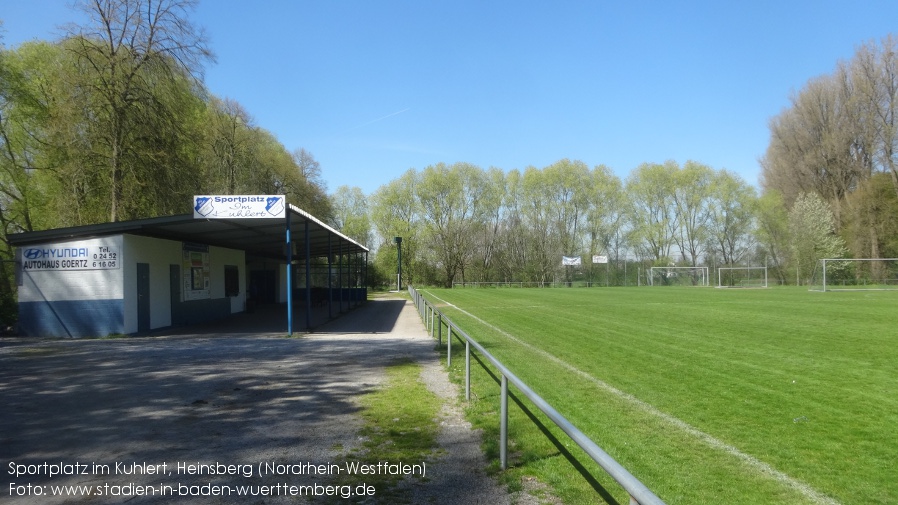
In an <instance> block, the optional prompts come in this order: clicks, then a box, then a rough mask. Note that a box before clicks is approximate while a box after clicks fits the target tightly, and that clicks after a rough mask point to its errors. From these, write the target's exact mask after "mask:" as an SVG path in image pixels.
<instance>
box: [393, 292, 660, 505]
mask: <svg viewBox="0 0 898 505" xmlns="http://www.w3.org/2000/svg"><path fill="white" fill-rule="evenodd" d="M408 291H409V294H410V295H411V297H412V301H413V303H414V304H415V307H416V309H417V310H418V314H419V315H420V316H421V318H422V319H423V320H424V325H425V327H426V328H427V331H428V333H430V335H431V336H436V338H437V341H438V342H439V343H440V344H442V334H443V326H444V325H445V326H446V328H447V330H448V332H449V334H448V335H447V338H446V366H447V367H449V366H451V364H452V335H453V333H454V334H455V336H456V337H457V338H459V339H461V340H463V341H464V343H465V399H466V400H468V401H470V400H471V348H474V349H476V350H477V351H478V352H479V353H480V355H481V356H483V357H484V358H486V359H487V360H488V361H489V362H490V363H492V365H493V366H494V367H496V369H497V370H498V371H499V373H500V374H501V388H502V390H501V395H500V402H501V404H500V412H499V417H500V420H499V462H500V465H501V467H502V469H503V470H505V469H506V468H507V467H508V384H509V383H511V384H513V385H514V386H515V387H516V388H517V389H518V390H519V391H520V392H521V394H523V395H524V396H525V397H526V398H527V399H529V400H530V401H531V402H532V403H533V405H535V406H536V407H537V408H538V409H539V410H541V411H542V412H543V414H545V415H546V416H547V417H548V418H549V419H551V420H552V422H554V423H555V425H556V426H558V427H559V428H560V429H561V431H563V432H564V433H565V434H567V436H569V437H570V438H571V440H573V441H574V442H575V443H576V444H577V445H578V446H580V448H581V449H583V450H584V451H585V452H586V454H588V455H589V457H591V458H592V459H593V461H595V462H596V463H597V464H598V465H599V466H600V467H602V469H603V470H605V472H607V473H608V475H610V476H611V477H612V478H613V479H614V480H615V481H617V483H618V484H620V485H621V487H622V488H624V490H625V491H627V493H629V495H630V505H665V504H664V502H663V501H662V500H661V498H658V497H657V496H656V495H655V494H654V493H653V492H652V491H651V490H649V488H648V487H646V486H645V484H643V483H642V482H640V481H639V479H637V478H636V477H634V476H633V474H631V473H630V472H629V471H628V470H627V469H626V468H624V467H623V466H622V465H621V464H620V463H618V462H617V461H615V460H614V458H612V457H611V456H610V455H608V453H606V452H605V451H604V450H602V448H601V447H599V446H598V445H597V444H596V443H595V442H593V441H592V440H590V439H589V437H587V436H586V435H585V434H584V433H583V432H582V431H580V430H579V429H578V428H577V427H576V426H574V425H573V424H571V422H570V421H568V420H567V419H565V417H564V416H562V415H561V414H560V413H558V411H557V410H555V408H554V407H552V406H551V405H549V403H548V402H546V401H545V400H544V399H543V398H542V397H540V396H539V395H538V394H536V393H535V392H533V390H532V389H530V387H529V386H527V384H525V383H524V381H522V380H521V379H519V378H518V377H517V376H515V375H514V374H513V373H512V372H511V370H509V369H508V368H507V367H506V366H505V365H503V364H502V363H501V362H500V361H499V360H498V359H496V358H495V357H494V356H493V355H492V354H490V353H489V352H488V351H487V350H486V349H484V348H483V346H481V345H480V344H479V343H477V341H475V340H474V339H473V338H471V337H470V336H468V334H467V333H465V331H464V330H462V329H461V328H459V327H458V325H456V324H455V323H454V322H452V320H451V319H449V318H448V317H447V316H446V315H445V314H443V313H442V311H440V310H439V309H437V308H436V306H434V305H433V304H432V303H431V302H429V301H427V300H426V299H425V298H424V296H423V295H422V294H421V293H419V292H418V291H417V290H416V289H415V288H414V287H412V286H409V287H408ZM434 333H435V335H434Z"/></svg>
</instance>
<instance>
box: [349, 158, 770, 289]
mask: <svg viewBox="0 0 898 505" xmlns="http://www.w3.org/2000/svg"><path fill="white" fill-rule="evenodd" d="M341 189H346V188H341ZM367 205H368V206H369V207H370V219H371V222H372V225H373V228H374V229H375V230H376V236H377V237H378V244H377V245H378V250H377V254H376V258H375V264H376V265H377V266H378V267H379V268H380V270H382V271H385V272H391V273H392V272H395V271H396V261H397V255H396V251H395V247H394V246H393V240H392V238H393V237H396V236H401V237H403V272H404V276H405V277H406V279H405V281H406V282H413V283H414V282H417V283H423V284H442V285H447V286H451V285H452V284H453V283H456V282H483V281H492V282H496V281H500V282H539V283H546V282H555V281H559V280H570V275H571V271H570V269H565V268H563V267H562V257H563V256H581V257H583V258H584V262H583V269H586V270H591V269H599V268H603V269H604V270H606V275H607V270H608V269H609V267H608V266H598V265H592V263H591V258H592V256H593V255H601V256H605V257H606V258H608V260H609V262H610V264H611V265H614V268H615V271H617V270H621V269H623V268H624V266H623V265H622V262H630V263H636V264H637V265H636V266H633V267H632V272H633V274H636V273H637V268H636V267H637V266H638V265H642V266H651V265H660V266H672V265H689V266H696V265H706V264H708V263H709V262H710V263H713V264H717V265H721V266H724V265H749V264H754V265H756V266H757V265H764V263H765V258H766V247H767V245H766V244H765V242H764V240H763V239H764V237H763V235H762V233H760V230H759V229H758V219H759V215H760V199H759V197H758V196H757V193H756V191H755V189H754V187H753V186H751V185H750V184H748V183H747V182H746V181H744V180H743V179H742V178H741V177H740V176H738V175H737V174H735V173H732V172H730V171H727V170H715V169H713V168H711V167H708V166H706V165H703V164H701V163H697V162H693V161H687V162H686V163H685V164H683V165H682V166H680V165H679V164H678V163H676V162H674V161H667V162H665V163H661V164H658V163H645V164H642V165H640V166H639V167H637V168H636V169H634V170H633V171H632V172H631V173H630V175H629V176H628V177H627V178H626V179H623V180H622V179H621V178H619V177H618V176H616V175H615V174H614V173H613V172H612V171H611V169H610V168H608V167H607V166H604V165H598V166H595V167H593V168H589V167H588V166H587V165H586V164H585V163H584V162H582V161H577V160H568V159H564V160H560V161H558V162H556V163H553V164H552V165H549V166H547V167H544V168H536V167H532V166H531V167H528V168H526V169H524V170H511V171H508V172H505V171H502V170H500V169H497V168H490V169H487V170H484V169H482V168H480V167H477V166H475V165H471V164H469V163H455V164H452V165H447V164H445V163H438V164H436V165H432V166H429V167H427V168H425V169H424V170H422V171H417V170H409V171H408V172H406V173H405V174H404V175H403V176H402V177H400V178H399V179H396V180H394V181H392V182H390V183H388V184H386V185H384V186H382V187H381V188H380V189H379V190H377V191H376V192H375V193H374V194H373V195H371V197H370V202H368V203H367ZM777 217H779V216H777ZM580 273H581V275H582V274H583V272H582V269H581V272H580ZM587 273H588V272H587ZM620 273H622V272H620ZM622 282H623V281H622V280H620V279H619V280H618V281H615V282H614V283H617V284H619V283H622ZM636 282H637V280H636V279H635V277H634V278H633V281H632V283H633V284H635V283H636ZM608 283H609V284H610V283H612V282H610V281H608Z"/></svg>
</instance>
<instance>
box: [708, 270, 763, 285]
mask: <svg viewBox="0 0 898 505" xmlns="http://www.w3.org/2000/svg"><path fill="white" fill-rule="evenodd" d="M717 287H718V288H766V287H767V267H720V268H718V269H717Z"/></svg>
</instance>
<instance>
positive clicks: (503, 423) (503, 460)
mask: <svg viewBox="0 0 898 505" xmlns="http://www.w3.org/2000/svg"><path fill="white" fill-rule="evenodd" d="M499 464H500V465H501V467H502V469H503V470H505V469H506V468H508V378H507V377H505V374H502V395H501V403H500V407H499Z"/></svg>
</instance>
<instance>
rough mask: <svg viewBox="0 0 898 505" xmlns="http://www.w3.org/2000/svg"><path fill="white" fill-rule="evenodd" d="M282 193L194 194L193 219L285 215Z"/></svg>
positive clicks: (279, 216)
mask: <svg viewBox="0 0 898 505" xmlns="http://www.w3.org/2000/svg"><path fill="white" fill-rule="evenodd" d="M286 209H287V203H286V200H285V199H284V195H196V196H194V197H193V217H194V219H271V218H283V217H285V216H286Z"/></svg>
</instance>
